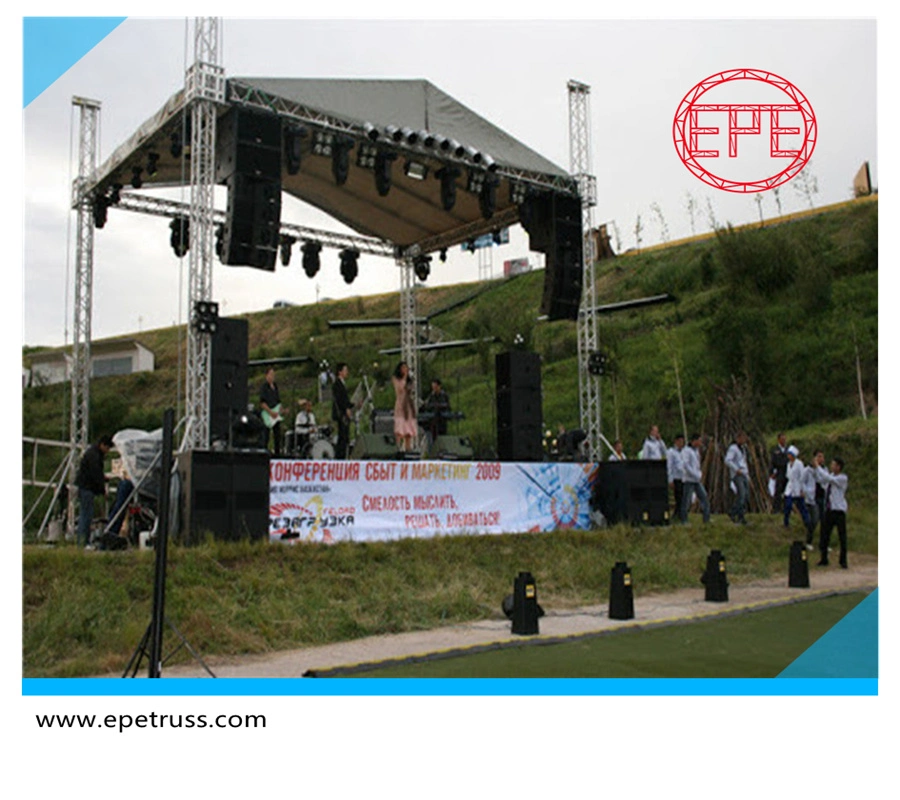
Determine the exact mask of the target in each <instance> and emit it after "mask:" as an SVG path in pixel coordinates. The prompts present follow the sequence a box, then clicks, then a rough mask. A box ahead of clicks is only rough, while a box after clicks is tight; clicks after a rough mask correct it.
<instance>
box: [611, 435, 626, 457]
mask: <svg viewBox="0 0 900 800" xmlns="http://www.w3.org/2000/svg"><path fill="white" fill-rule="evenodd" d="M609 460H610V461H627V460H628V456H626V455H625V451H624V450H623V448H622V440H621V439H616V440H615V441H614V442H613V451H612V452H611V453H610V454H609Z"/></svg>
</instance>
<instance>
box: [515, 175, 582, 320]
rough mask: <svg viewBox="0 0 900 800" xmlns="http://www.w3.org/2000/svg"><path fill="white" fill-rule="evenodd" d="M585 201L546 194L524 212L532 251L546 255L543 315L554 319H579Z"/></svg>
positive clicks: (526, 206) (532, 199)
mask: <svg viewBox="0 0 900 800" xmlns="http://www.w3.org/2000/svg"><path fill="white" fill-rule="evenodd" d="M581 211H582V209H581V199H580V198H578V197H573V196H571V195H564V194H556V193H544V194H542V195H537V196H535V197H532V198H529V199H528V200H527V201H526V203H524V204H523V206H522V209H521V217H522V223H523V225H524V226H525V229H526V230H527V231H528V243H529V249H531V250H534V251H536V252H540V253H544V254H545V255H546V257H547V258H546V268H545V271H544V294H543V298H542V300H541V313H542V314H546V315H547V316H548V317H549V318H550V319H551V320H554V319H578V308H579V305H580V303H581V288H582V280H583V272H584V264H583V261H584V241H583V238H582V230H581V225H582V220H581Z"/></svg>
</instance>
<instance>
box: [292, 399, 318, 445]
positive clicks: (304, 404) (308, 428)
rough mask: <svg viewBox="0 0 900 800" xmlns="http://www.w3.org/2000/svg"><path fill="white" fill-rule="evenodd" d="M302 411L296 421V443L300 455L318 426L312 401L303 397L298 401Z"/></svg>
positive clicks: (298, 413)
mask: <svg viewBox="0 0 900 800" xmlns="http://www.w3.org/2000/svg"><path fill="white" fill-rule="evenodd" d="M297 405H298V406H300V410H299V411H298V412H297V417H296V419H295V420H294V441H295V442H296V444H295V447H296V448H297V452H298V453H303V452H304V451H305V450H306V446H307V445H308V444H309V435H310V434H311V433H313V432H314V431H315V430H316V429H317V427H318V425H317V424H316V415H315V414H313V404H312V400H307V399H306V398H305V397H301V398H300V399H299V400H298V401H297Z"/></svg>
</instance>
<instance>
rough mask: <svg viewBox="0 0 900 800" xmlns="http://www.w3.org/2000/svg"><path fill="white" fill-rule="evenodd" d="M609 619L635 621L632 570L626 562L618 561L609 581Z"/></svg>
mask: <svg viewBox="0 0 900 800" xmlns="http://www.w3.org/2000/svg"><path fill="white" fill-rule="evenodd" d="M609 618H610V619H634V590H633V588H632V585H631V568H630V567H629V566H628V564H627V563H625V562H624V561H617V562H616V565H615V566H614V567H613V568H612V577H611V578H610V581H609Z"/></svg>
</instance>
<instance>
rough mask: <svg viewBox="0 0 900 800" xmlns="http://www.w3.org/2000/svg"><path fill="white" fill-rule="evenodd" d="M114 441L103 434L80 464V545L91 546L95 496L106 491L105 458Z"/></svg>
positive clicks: (78, 479) (88, 450)
mask: <svg viewBox="0 0 900 800" xmlns="http://www.w3.org/2000/svg"><path fill="white" fill-rule="evenodd" d="M112 447H113V441H112V439H111V438H110V437H109V436H101V437H100V440H99V441H98V442H97V444H92V445H91V446H90V447H89V448H88V449H87V450H85V451H84V455H83V456H82V457H81V462H80V463H79V464H78V473H77V474H76V476H75V486H77V487H78V545H79V546H80V547H85V548H90V547H91V522H92V520H93V519H94V498H95V497H96V496H97V495H101V496H102V495H103V494H105V493H106V475H105V473H104V472H103V460H104V459H105V458H106V454H107V453H108V452H109V451H110V450H112Z"/></svg>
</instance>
